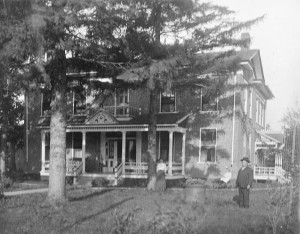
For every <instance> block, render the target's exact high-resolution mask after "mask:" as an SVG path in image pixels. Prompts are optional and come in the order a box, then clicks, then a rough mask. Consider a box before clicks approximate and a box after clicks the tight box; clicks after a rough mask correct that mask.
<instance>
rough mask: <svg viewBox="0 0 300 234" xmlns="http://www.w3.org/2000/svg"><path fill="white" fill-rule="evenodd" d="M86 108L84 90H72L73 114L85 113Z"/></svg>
mask: <svg viewBox="0 0 300 234" xmlns="http://www.w3.org/2000/svg"><path fill="white" fill-rule="evenodd" d="M85 109H86V97H85V90H79V89H78V90H73V114H74V115H82V114H85Z"/></svg>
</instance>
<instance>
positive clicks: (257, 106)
mask: <svg viewBox="0 0 300 234" xmlns="http://www.w3.org/2000/svg"><path fill="white" fill-rule="evenodd" d="M258 118H259V101H258V100H256V119H255V120H256V123H258Z"/></svg>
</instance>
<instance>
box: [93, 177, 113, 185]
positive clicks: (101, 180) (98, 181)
mask: <svg viewBox="0 0 300 234" xmlns="http://www.w3.org/2000/svg"><path fill="white" fill-rule="evenodd" d="M108 184H109V181H108V180H107V179H105V178H97V179H93V180H92V187H105V186H107V185H108Z"/></svg>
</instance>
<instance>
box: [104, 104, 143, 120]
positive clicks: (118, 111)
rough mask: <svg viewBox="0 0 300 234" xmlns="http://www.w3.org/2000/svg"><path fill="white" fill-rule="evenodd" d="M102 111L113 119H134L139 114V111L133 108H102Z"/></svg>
mask: <svg viewBox="0 0 300 234" xmlns="http://www.w3.org/2000/svg"><path fill="white" fill-rule="evenodd" d="M103 109H104V110H105V111H106V112H108V113H110V114H112V115H113V116H115V117H135V116H138V115H139V114H140V109H139V108H137V107H133V106H126V105H125V106H104V107H103Z"/></svg>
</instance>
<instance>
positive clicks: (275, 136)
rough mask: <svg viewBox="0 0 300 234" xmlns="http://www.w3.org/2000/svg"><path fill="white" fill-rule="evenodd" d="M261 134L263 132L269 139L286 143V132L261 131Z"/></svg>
mask: <svg viewBox="0 0 300 234" xmlns="http://www.w3.org/2000/svg"><path fill="white" fill-rule="evenodd" d="M258 133H259V134H261V135H262V136H264V137H267V138H268V139H270V140H272V141H274V142H276V143H280V144H283V143H284V133H282V132H279V131H259V132H258Z"/></svg>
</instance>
